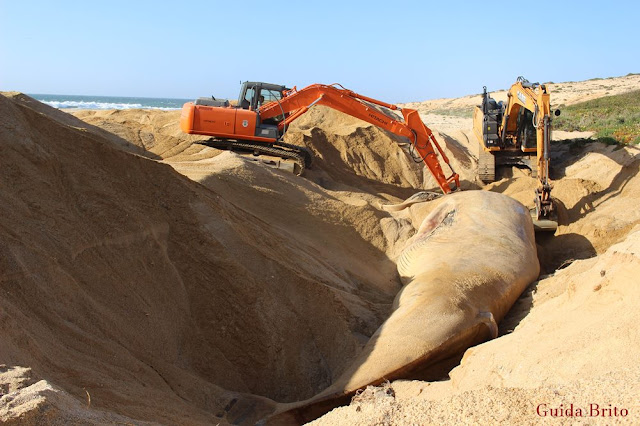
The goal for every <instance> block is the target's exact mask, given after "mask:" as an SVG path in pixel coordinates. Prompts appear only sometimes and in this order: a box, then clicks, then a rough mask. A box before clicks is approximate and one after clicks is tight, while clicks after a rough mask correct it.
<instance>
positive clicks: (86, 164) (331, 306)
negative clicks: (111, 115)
mask: <svg viewBox="0 0 640 426" xmlns="http://www.w3.org/2000/svg"><path fill="white" fill-rule="evenodd" d="M0 108H1V109H2V117H3V120H2V123H1V127H0V144H1V146H2V147H3V155H2V158H1V160H0V161H2V170H3V179H2V181H1V183H0V185H1V187H0V197H2V200H1V201H2V203H1V204H2V206H3V207H2V208H3V212H2V215H1V216H0V217H1V218H2V219H1V225H2V227H1V229H2V231H1V232H2V242H1V245H0V250H1V251H2V257H1V260H0V262H2V263H1V265H2V266H1V269H2V271H3V278H2V281H1V283H2V288H1V290H0V291H2V299H0V312H1V313H2V316H1V317H2V322H0V339H1V340H2V342H3V344H2V345H1V346H0V360H2V362H3V363H4V364H6V365H7V366H9V367H16V366H28V367H31V368H32V369H33V371H34V372H35V375H36V377H38V378H43V379H46V380H47V381H50V382H51V383H52V384H53V385H54V386H60V387H62V388H63V389H64V390H65V391H66V392H68V393H69V394H71V395H72V396H74V397H75V398H79V399H80V400H83V399H84V398H85V396H84V395H85V391H84V389H87V390H88V391H89V392H90V393H91V395H92V401H93V405H92V406H94V407H97V408H108V409H109V410H113V411H115V412H118V413H120V414H123V415H126V416H129V417H132V418H136V419H145V420H154V421H165V422H178V421H179V422H196V423H200V422H204V423H208V422H213V421H214V420H216V421H218V420H217V418H218V417H219V416H220V415H225V407H226V408H227V409H228V410H231V411H233V410H240V409H241V408H242V404H243V403H244V402H245V401H246V403H247V404H262V401H263V400H262V399H261V398H259V397H252V396H243V395H240V394H235V393H233V392H229V391H235V392H245V393H252V394H257V395H264V396H268V397H270V398H273V399H276V400H280V401H287V400H293V399H296V398H299V397H300V396H311V395H312V394H313V393H315V392H317V391H319V390H320V389H322V388H323V387H325V386H326V385H328V383H330V381H331V379H332V377H334V376H335V375H337V374H339V373H340V372H341V369H342V368H344V366H345V365H346V363H347V362H348V360H349V359H350V358H351V357H352V356H353V355H354V354H355V353H356V351H357V350H359V347H360V345H361V344H362V342H363V341H366V339H367V336H368V335H370V333H372V332H373V331H374V330H375V328H377V326H378V325H379V323H380V322H381V321H382V318H383V317H384V314H385V313H386V311H387V310H388V308H389V303H390V302H391V300H392V298H393V295H394V294H395V292H396V291H397V289H398V288H399V283H398V281H397V279H396V276H395V275H394V274H393V273H391V271H393V270H394V265H393V263H392V262H391V261H390V260H388V257H387V255H386V254H385V252H384V251H383V250H384V248H385V247H386V246H387V242H386V238H385V237H384V235H383V233H382V231H380V230H377V231H372V230H367V225H366V224H367V222H366V220H363V218H364V217H366V215H372V216H371V217H372V220H373V221H374V222H375V225H376V228H377V227H378V226H377V225H378V221H377V219H376V217H377V216H376V213H375V212H376V211H377V210H376V209H374V208H373V207H371V206H368V204H366V203H365V205H362V204H359V205H356V206H351V207H352V210H353V213H351V214H352V215H353V216H354V218H353V221H354V222H355V221H356V220H357V221H358V222H359V223H360V226H359V228H360V232H361V233H362V234H365V235H368V234H367V233H371V234H372V235H373V237H371V239H372V240H375V239H378V245H375V244H372V243H370V242H369V241H367V240H366V239H363V238H362V237H358V232H357V231H351V230H350V229H349V228H348V227H347V226H345V223H344V221H343V219H342V215H337V214H334V215H333V216H331V215H327V214H325V212H326V211H329V210H331V206H330V205H328V206H326V207H325V211H323V210H322V209H323V207H322V206H315V204H314V208H315V209H318V210H319V211H318V213H317V214H316V215H315V216H313V215H312V216H311V218H308V217H306V216H301V217H298V218H297V220H298V223H297V224H296V226H297V227H298V229H300V230H302V231H304V230H306V229H312V230H315V229H317V232H318V235H319V237H322V238H324V240H331V238H332V237H333V236H334V235H340V236H341V238H342V239H341V241H340V247H341V252H337V253H333V255H332V256H326V257H323V256H322V255H319V252H320V253H321V252H322V250H323V249H322V246H321V245H320V246H319V245H318V243H317V242H315V243H314V244H313V245H310V244H309V243H308V241H305V240H304V239H302V238H300V239H297V238H296V237H295V235H293V237H292V235H291V234H289V232H291V233H293V234H295V232H294V231H287V229H284V228H285V226H284V225H283V229H271V226H270V225H268V224H267V222H265V219H264V218H262V217H261V214H260V212H259V211H257V210H256V211H255V212H252V211H250V210H245V209H243V208H240V207H238V206H237V205H235V204H234V200H233V199H230V200H227V199H225V198H223V197H221V196H220V195H219V194H218V193H216V192H215V191H212V190H211V189H208V188H206V187H205V186H202V185H199V184H197V183H195V182H193V181H191V180H189V179H187V178H186V177H183V176H181V175H180V174H178V173H176V172H175V171H174V170H173V169H172V168H171V167H169V166H168V165H165V164H162V163H159V162H156V161H151V160H149V159H147V158H144V157H142V156H136V155H131V154H130V153H126V152H122V151H121V150H119V149H114V148H113V143H112V141H111V140H108V139H105V138H100V137H99V136H98V135H97V134H96V133H94V132H91V131H87V130H84V129H82V128H75V127H72V126H69V125H68V124H65V123H63V122H62V121H60V120H56V119H54V118H52V117H51V115H52V114H57V111H54V110H52V109H51V108H48V107H46V106H44V105H42V104H39V103H36V102H34V101H33V100H31V99H29V98H27V97H25V96H23V95H9V96H2V97H0ZM229 155H231V156H232V158H230V159H229V158H227V160H231V163H234V160H235V163H236V164H235V165H234V164H231V165H230V164H229V163H225V165H224V166H223V167H221V168H222V169H225V168H226V170H235V174H236V175H238V176H243V169H244V168H246V167H247V166H248V167H250V168H251V169H256V170H257V172H258V174H256V175H250V176H248V177H247V178H248V179H255V180H260V181H261V183H262V186H261V187H257V188H256V192H255V193H253V194H250V195H249V196H250V197H252V199H253V200H254V201H256V200H259V199H260V193H261V192H263V195H262V198H266V199H272V198H271V193H273V192H276V191H282V190H283V189H286V190H287V191H288V190H290V188H283V187H280V186H279V184H277V183H276V184H272V183H271V182H270V181H269V179H266V178H265V176H264V175H260V172H264V173H269V174H272V170H271V169H266V168H261V167H256V166H254V165H253V164H252V163H246V162H244V161H242V160H238V159H234V158H233V154H229ZM221 157H223V158H224V156H221ZM286 176H287V178H289V179H293V178H294V176H293V175H286ZM216 181H217V182H218V183H216V184H212V185H208V186H209V187H210V188H214V187H216V185H219V183H220V182H224V180H216ZM231 185H233V183H229V186H226V185H224V183H223V184H222V187H227V188H228V187H231ZM314 190H317V188H315V187H314V188H312V189H311V191H309V194H311V193H313V191H314ZM287 196H288V197H293V199H294V200H295V201H297V202H299V203H300V204H299V205H298V206H297V207H298V208H299V209H304V208H305V203H307V202H308V201H309V200H307V197H308V196H309V195H308V194H307V193H306V192H304V191H301V192H300V193H298V194H296V193H292V192H289V193H288V194H287ZM236 201H238V200H236ZM262 203H264V201H262ZM258 205H260V203H257V204H256V203H254V204H252V207H253V208H256V206H258ZM294 205H295V204H294ZM367 206H368V207H367ZM283 208H285V209H286V205H285V206H284V207H283ZM363 215H365V216H363ZM314 218H318V219H314ZM288 220H289V221H291V220H296V218H295V217H292V216H289V217H288ZM314 222H318V223H319V226H318V227H316V226H315V225H314ZM369 227H373V225H372V224H370V225H369ZM302 231H300V232H302ZM308 238H309V237H308ZM308 238H307V239H308ZM331 248H332V246H331V244H330V243H328V245H327V250H328V251H330V250H331ZM346 253H358V259H359V261H356V262H353V261H348V260H347V259H346V258H345V256H346ZM318 319H321V320H318ZM234 399H236V400H237V402H235V403H230V401H233V400H234ZM234 404H235V405H234ZM264 405H265V406H268V405H269V402H268V401H266V402H264ZM230 415H232V414H230Z"/></svg>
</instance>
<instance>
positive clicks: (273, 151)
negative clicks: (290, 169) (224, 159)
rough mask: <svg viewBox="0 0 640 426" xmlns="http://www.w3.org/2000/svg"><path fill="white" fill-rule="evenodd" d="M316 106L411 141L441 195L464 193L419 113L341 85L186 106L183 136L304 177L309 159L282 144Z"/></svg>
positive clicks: (256, 91)
mask: <svg viewBox="0 0 640 426" xmlns="http://www.w3.org/2000/svg"><path fill="white" fill-rule="evenodd" d="M315 105H325V106H327V107H330V108H333V109H336V110H338V111H341V112H343V113H345V114H348V115H351V116H353V117H356V118H359V119H361V120H364V121H366V122H368V123H371V124H374V125H376V126H378V127H380V128H383V129H385V130H388V131H390V132H392V133H394V134H396V135H400V136H404V137H406V138H408V139H409V141H410V142H411V147H412V149H411V153H412V156H413V157H414V160H416V161H418V162H420V161H422V162H424V164H425V165H426V166H427V168H428V169H429V171H430V172H431V174H432V175H433V176H434V178H435V179H436V181H437V182H438V185H439V186H440V188H441V190H442V192H443V193H445V194H448V193H450V192H452V191H455V190H457V189H458V188H459V187H460V177H459V176H458V174H457V173H456V172H455V171H454V170H453V168H452V167H451V164H450V163H449V159H448V158H447V156H446V154H445V153H444V151H443V150H442V148H441V147H440V145H439V144H438V142H437V140H436V138H435V137H434V135H433V133H432V132H431V130H430V129H429V128H428V127H427V126H425V125H424V123H423V122H422V120H421V119H420V116H419V115H418V111H416V110H414V109H409V108H399V107H398V106H396V105H392V104H388V103H385V102H381V101H378V100H375V99H372V98H369V97H367V96H362V95H359V94H357V93H355V92H353V91H351V90H347V89H345V88H344V87H342V86H340V85H339V84H332V85H324V84H312V85H310V86H307V87H305V88H303V89H300V90H297V89H296V88H295V87H294V88H293V89H288V88H286V87H285V86H280V85H275V84H268V83H261V82H245V83H244V84H243V85H242V90H241V91H240V97H239V98H238V102H237V104H235V105H231V103H230V102H229V101H228V100H226V99H216V98H214V97H211V98H199V99H197V100H196V101H194V102H188V103H186V104H184V106H183V107H182V114H181V116H180V128H181V129H182V131H184V132H185V133H189V134H197V135H207V136H211V139H208V140H206V141H203V142H200V143H202V144H205V145H208V146H212V147H214V148H219V149H232V150H241V151H248V152H252V153H253V154H254V155H261V154H262V155H271V156H275V157H281V158H286V159H292V160H293V161H294V162H295V163H296V166H297V167H296V173H297V174H299V175H300V174H302V172H303V171H304V169H305V167H309V166H310V165H311V161H312V157H311V153H310V152H309V151H307V150H306V149H304V148H303V147H299V146H296V145H292V144H287V143H285V142H283V141H282V137H283V136H284V134H285V132H286V131H287V128H288V126H289V125H290V124H291V122H293V121H294V120H295V119H296V118H298V117H300V116H301V115H303V114H304V113H305V112H307V111H309V109H310V108H312V107H313V106H315ZM380 107H382V108H380ZM383 108H386V109H389V110H400V111H401V112H402V115H403V117H404V120H403V121H401V120H400V119H399V117H395V116H393V114H392V113H388V114H386V113H384V112H382V111H381V110H382V109H383ZM436 151H437V152H436ZM438 154H439V155H440V156H441V157H442V159H443V160H444V162H445V163H446V164H447V166H448V167H449V169H450V170H451V174H450V175H449V176H447V175H445V173H444V171H443V170H442V166H441V164H440V161H439V160H438Z"/></svg>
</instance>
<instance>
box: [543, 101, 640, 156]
mask: <svg viewBox="0 0 640 426" xmlns="http://www.w3.org/2000/svg"><path fill="white" fill-rule="evenodd" d="M560 109H561V110H562V115H560V117H557V118H555V119H554V121H553V127H554V128H555V129H558V130H566V131H576V130H577V131H593V132H596V137H597V138H598V139H600V140H602V141H603V142H616V143H633V144H640V90H635V91H633V92H628V93H624V94H621V95H614V96H606V97H603V98H598V99H594V100H591V101H586V102H581V103H579V104H575V105H570V106H567V107H562V106H561V107H560Z"/></svg>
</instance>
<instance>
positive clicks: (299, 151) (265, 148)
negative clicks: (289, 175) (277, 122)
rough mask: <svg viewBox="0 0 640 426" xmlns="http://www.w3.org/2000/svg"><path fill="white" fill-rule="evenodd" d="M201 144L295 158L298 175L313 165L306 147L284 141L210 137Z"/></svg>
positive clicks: (295, 171)
mask: <svg viewBox="0 0 640 426" xmlns="http://www.w3.org/2000/svg"><path fill="white" fill-rule="evenodd" d="M197 143H198V144H200V145H206V146H210V147H212V148H217V149H226V150H231V151H233V150H237V151H242V152H249V153H252V154H253V155H255V156H259V155H269V156H272V157H279V158H284V159H287V160H293V161H294V163H295V165H296V167H294V173H295V174H296V175H298V176H300V175H302V174H303V173H304V170H305V169H306V168H307V167H310V166H311V163H312V158H313V157H312V155H311V153H310V152H309V151H308V150H307V149H306V148H304V147H301V146H297V145H291V144H288V143H284V142H276V143H273V144H263V143H257V142H250V141H236V140H229V139H208V140H206V141H201V142H197Z"/></svg>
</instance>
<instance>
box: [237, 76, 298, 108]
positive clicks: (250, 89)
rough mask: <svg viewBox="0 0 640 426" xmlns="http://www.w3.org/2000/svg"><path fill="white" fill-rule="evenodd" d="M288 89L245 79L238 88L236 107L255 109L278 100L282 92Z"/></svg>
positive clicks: (282, 94)
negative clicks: (238, 94) (240, 87)
mask: <svg viewBox="0 0 640 426" xmlns="http://www.w3.org/2000/svg"><path fill="white" fill-rule="evenodd" d="M289 90H290V89H288V88H287V87H285V86H281V85H278V84H270V83H261V82H256V81H245V82H244V83H243V84H242V89H241V90H240V97H239V98H238V107H240V108H242V109H250V110H252V111H255V110H257V109H258V108H260V107H261V106H262V105H264V104H267V103H269V102H274V101H275V102H278V101H280V100H281V99H282V98H283V96H284V92H287V91H289Z"/></svg>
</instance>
